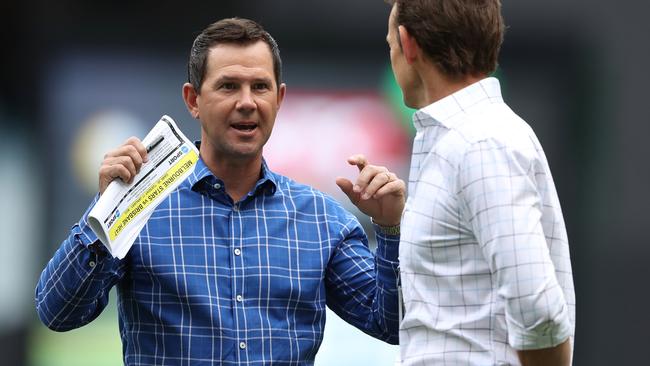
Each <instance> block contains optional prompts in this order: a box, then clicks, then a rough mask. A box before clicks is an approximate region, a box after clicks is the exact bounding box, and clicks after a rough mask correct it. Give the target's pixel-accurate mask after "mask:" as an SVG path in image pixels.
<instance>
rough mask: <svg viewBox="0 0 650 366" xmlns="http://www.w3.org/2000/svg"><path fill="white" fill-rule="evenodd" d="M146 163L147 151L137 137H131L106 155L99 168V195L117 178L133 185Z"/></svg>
mask: <svg viewBox="0 0 650 366" xmlns="http://www.w3.org/2000/svg"><path fill="white" fill-rule="evenodd" d="M146 161H147V149H146V148H145V147H144V145H143V144H142V141H140V139H138V138H137V137H129V138H128V139H127V140H126V141H124V143H123V144H122V145H121V146H120V147H118V148H116V149H115V150H111V151H109V152H108V153H106V155H104V161H102V165H101V167H100V168H99V194H102V193H104V191H105V190H106V187H108V184H109V183H110V182H112V181H113V180H114V179H116V178H120V179H122V181H124V182H125V183H131V182H132V181H133V177H135V175H136V174H138V172H139V171H140V167H141V166H142V163H144V162H146Z"/></svg>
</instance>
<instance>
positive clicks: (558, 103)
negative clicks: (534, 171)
mask: <svg viewBox="0 0 650 366" xmlns="http://www.w3.org/2000/svg"><path fill="white" fill-rule="evenodd" d="M503 6H504V15H505V19H506V23H507V25H508V30H507V34H506V40H505V44H504V47H503V50H502V54H501V58H500V69H499V71H498V76H499V77H500V79H501V81H502V86H503V92H504V96H505V99H506V101H507V102H508V103H509V104H510V105H511V106H512V108H513V109H514V110H515V111H516V112H518V113H519V114H520V115H521V116H522V117H523V118H524V119H526V120H527V121H528V122H529V123H530V124H531V125H532V127H533V128H534V129H535V131H536V132H537V134H538V136H539V138H540V140H541V142H542V144H543V145H544V147H545V150H546V153H547V156H548V159H549V161H550V164H551V168H552V170H553V174H554V178H555V181H556V185H557V188H558V191H559V194H560V200H561V202H562V204H563V210H564V214H565V219H566V222H567V227H568V232H569V238H570V242H571V254H572V258H573V265H574V278H575V285H576V294H577V300H578V305H577V314H578V315H577V317H578V319H577V322H578V324H577V337H576V349H575V362H574V364H575V365H578V366H583V365H639V364H648V361H647V356H646V352H645V349H646V347H647V346H646V343H647V341H648V336H647V329H648V326H650V322H649V320H650V316H649V311H648V308H649V307H648V300H649V299H650V295H649V294H648V291H645V290H643V288H646V287H645V285H643V283H645V281H646V280H647V279H648V278H650V269H649V267H650V266H649V265H648V259H649V258H650V256H649V255H648V254H649V252H650V248H649V246H648V244H650V243H649V241H650V240H649V239H648V233H647V227H648V224H650V222H649V220H648V218H649V215H648V204H649V203H650V194H649V193H648V189H649V188H650V184H649V183H650V169H649V168H648V164H647V160H648V158H650V143H648V141H647V140H648V138H649V137H650V123H649V122H650V118H649V117H648V108H647V106H648V102H647V99H648V96H649V94H650V93H648V92H647V85H650V84H649V82H650V80H649V72H648V65H650V47H648V43H647V41H645V40H644V39H645V38H647V35H648V34H650V32H649V30H650V27H649V26H648V22H647V19H646V18H647V14H648V10H649V6H648V4H647V2H639V1H629V0H622V1H619V2H616V5H614V3H612V2H609V1H605V0H592V1H580V0H577V1H570V2H566V1H559V0H548V1H544V2H539V1H532V0H518V1H504V4H503ZM389 10H390V9H389V7H388V6H387V5H386V4H384V3H383V2H382V1H381V0H354V1H343V0H334V1H316V0H303V1H298V0H285V1H249V0H239V1H224V0H222V1H214V2H201V1H183V2H180V1H157V2H150V1H140V2H127V1H94V2H85V1H78V0H62V1H57V2H50V1H43V0H32V1H21V2H17V1H6V2H3V3H2V4H1V5H0V20H1V24H2V29H3V31H2V32H0V39H1V40H2V42H1V43H0V45H2V67H0V171H1V172H2V178H1V179H0V204H1V205H2V209H1V210H0V356H1V357H2V361H0V363H1V364H2V365H5V366H22V365H28V366H55V365H56V366H58V365H61V366H73V365H117V364H120V363H121V346H120V341H119V334H118V330H117V319H116V316H117V315H116V311H115V303H114V299H113V300H112V301H113V302H112V303H111V304H109V305H108V307H107V309H106V311H105V312H104V314H102V316H101V317H100V318H99V319H97V320H96V321H94V322H93V323H91V324H90V325H88V326H86V327H84V328H82V329H79V330H75V331H71V332H68V333H62V334H60V333H54V332H52V331H49V330H48V329H47V328H45V327H44V326H43V325H41V324H40V322H39V321H38V319H37V317H36V314H35V311H34V306H33V289H34V286H35V283H36V281H37V278H38V275H39V274H40V271H41V269H42V268H43V266H44V265H45V263H46V261H47V260H48V259H49V257H50V256H51V255H52V253H53V252H54V250H55V249H56V248H57V247H58V245H59V243H60V242H61V241H62V240H63V239H64V237H65V236H66V235H67V233H68V230H69V228H70V226H71V225H72V224H73V223H74V222H75V221H76V220H77V219H78V218H79V216H80V215H81V214H82V212H83V211H84V209H85V208H86V206H87V204H88V202H89V201H90V198H91V197H92V195H93V194H94V191H95V189H96V188H95V187H96V182H95V181H96V170H97V167H98V166H99V162H100V161H101V159H102V156H103V153H104V152H105V151H106V150H107V149H109V148H111V147H113V146H116V145H117V144H119V143H121V142H122V141H123V140H124V139H125V138H126V137H128V136H130V135H137V136H143V135H144V133H145V132H146V131H147V130H148V129H149V128H150V127H151V126H153V124H154V123H155V122H156V121H157V120H158V118H159V117H160V116H161V115H162V114H168V115H170V116H171V117H173V118H174V119H175V120H176V122H177V123H178V124H179V126H180V127H181V128H182V129H183V131H184V132H185V133H186V134H187V135H188V136H189V137H191V138H197V137H198V133H199V127H198V125H197V124H196V122H195V121H194V120H192V119H191V118H189V115H188V114H187V112H186V111H185V107H184V105H183V102H182V100H181V92H180V91H181V89H180V87H181V85H182V83H183V82H184V81H185V78H186V68H185V62H186V57H187V54H188V51H189V48H190V45H191V42H192V40H193V39H194V37H195V36H196V35H197V34H198V32H200V30H201V29H203V27H205V26H206V25H207V24H209V23H210V22H212V21H214V20H217V19H220V18H224V17H230V16H241V17H248V18H252V19H255V20H257V21H258V22H260V23H261V24H262V25H264V26H265V27H266V28H267V29H268V30H269V31H270V33H271V34H273V35H274V37H275V38H276V39H277V41H278V43H279V44H280V49H281V52H282V56H283V61H284V76H285V81H286V83H287V85H288V96H287V99H286V104H285V105H284V106H283V108H282V109H281V111H280V114H279V117H278V121H277V124H276V129H275V131H274V135H273V136H272V138H271V141H270V142H269V145H267V146H268V148H267V149H266V155H267V159H268V160H269V163H270V165H271V167H272V168H273V169H275V170H278V171H281V172H283V173H286V174H287V175H290V176H292V177H294V178H296V179H297V180H299V181H302V182H305V183H310V184H312V185H314V186H316V187H318V188H320V189H322V190H324V191H326V192H328V193H330V194H332V195H334V196H335V197H337V198H339V199H341V200H343V199H344V197H343V196H342V195H341V194H340V193H339V191H338V189H337V187H336V186H335V184H334V179H335V177H336V176H338V175H341V176H348V177H353V176H354V175H355V171H354V169H353V168H350V167H348V166H347V164H346V163H345V158H346V157H347V156H348V155H349V154H351V153H355V152H363V153H365V154H366V155H367V156H368V157H369V158H370V159H371V160H372V161H373V162H376V163H379V164H386V165H387V166H390V167H391V169H393V170H394V171H396V172H398V173H400V175H401V176H402V177H403V178H405V179H406V178H407V177H406V172H407V167H408V159H409V152H410V139H411V136H412V127H411V125H410V114H411V113H412V111H409V110H407V109H405V108H403V107H402V106H401V94H400V92H399V90H398V89H397V87H396V86H395V83H394V80H393V79H392V75H391V73H390V65H389V60H388V48H387V45H386V43H385V34H386V22H387V16H388V13H389ZM643 161H646V163H643ZM364 223H365V224H366V225H367V224H368V223H367V220H366V221H364ZM327 324H328V325H327V329H326V339H325V341H324V343H323V346H322V347H321V350H320V352H319V354H318V357H317V365H391V364H392V362H393V359H394V357H395V355H396V353H397V348H396V347H393V346H389V345H385V344H382V343H380V342H378V341H373V340H371V339H370V338H369V337H367V336H365V335H363V334H361V333H360V332H358V331H356V330H354V329H353V328H351V327H349V326H348V325H346V324H345V323H344V322H342V321H341V320H340V319H337V318H336V317H335V316H334V315H333V314H332V313H329V314H328V323H327Z"/></svg>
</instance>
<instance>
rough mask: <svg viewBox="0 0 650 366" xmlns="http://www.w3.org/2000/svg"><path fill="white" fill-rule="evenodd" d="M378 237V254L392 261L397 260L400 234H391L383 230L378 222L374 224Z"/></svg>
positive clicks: (376, 236)
mask: <svg viewBox="0 0 650 366" xmlns="http://www.w3.org/2000/svg"><path fill="white" fill-rule="evenodd" d="M372 226H373V228H374V229H375V238H376V239H377V256H378V257H380V258H382V259H385V260H387V261H390V262H397V261H398V257H399V239H400V234H391V233H387V232H385V231H384V230H382V227H381V226H379V225H377V224H374V223H373V224H372Z"/></svg>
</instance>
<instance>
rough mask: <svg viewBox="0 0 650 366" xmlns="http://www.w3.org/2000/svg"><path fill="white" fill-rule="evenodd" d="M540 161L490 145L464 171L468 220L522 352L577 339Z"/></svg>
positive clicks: (477, 147) (474, 150) (475, 147)
mask: <svg viewBox="0 0 650 366" xmlns="http://www.w3.org/2000/svg"><path fill="white" fill-rule="evenodd" d="M536 156H537V155H536V154H533V153H524V152H522V151H517V150H515V149H511V148H508V147H504V146H502V145H501V144H499V143H498V142H496V141H493V140H483V141H480V142H476V143H474V144H472V145H471V147H470V148H469V149H468V150H467V151H466V152H465V154H464V157H463V160H462V161H461V163H460V168H459V189H460V197H461V199H462V200H463V202H464V204H465V208H466V216H467V218H468V220H469V222H470V224H471V229H472V231H473V233H474V235H475V236H476V239H477V241H478V243H479V245H480V246H481V249H482V251H483V254H484V256H485V259H486V261H487V262H488V265H489V268H490V271H491V272H492V275H493V276H494V278H495V279H496V286H497V287H498V290H497V293H498V296H499V298H500V299H501V300H502V301H504V303H505V318H506V324H507V329H508V343H509V344H510V345H511V346H512V347H513V348H515V349H518V350H526V349H541V348H549V347H553V346H556V345H558V344H560V343H562V342H564V341H565V340H566V339H567V338H568V337H569V336H570V335H571V332H572V326H571V322H570V319H569V309H568V306H567V303H566V301H565V298H564V293H563V291H562V289H561V287H560V286H559V284H558V281H557V278H556V276H555V268H554V265H553V262H552V261H551V257H550V253H549V248H548V244H547V241H546V237H545V233H544V231H543V229H542V223H541V220H542V210H541V204H542V203H541V202H542V197H541V196H540V192H539V190H538V188H539V187H538V186H537V183H536V174H539V172H543V169H542V168H540V164H541V163H540V161H539V159H537V158H536Z"/></svg>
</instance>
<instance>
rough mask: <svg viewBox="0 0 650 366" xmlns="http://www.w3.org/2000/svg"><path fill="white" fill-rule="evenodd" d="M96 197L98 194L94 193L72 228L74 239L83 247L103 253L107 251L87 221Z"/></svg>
mask: <svg viewBox="0 0 650 366" xmlns="http://www.w3.org/2000/svg"><path fill="white" fill-rule="evenodd" d="M98 199H99V194H97V195H95V198H94V199H93V201H92V202H91V204H90V206H89V207H88V209H87V210H86V212H85V213H84V214H83V216H82V217H81V219H80V220H79V223H78V224H77V225H75V226H74V227H73V228H72V230H73V234H74V237H75V238H76V241H77V242H78V243H80V244H81V245H83V246H84V247H86V248H90V249H91V250H93V251H97V250H99V251H101V252H103V253H108V251H107V250H106V248H105V247H104V245H103V244H102V243H101V241H99V238H97V234H95V232H94V231H93V230H92V229H91V228H90V224H89V223H88V214H89V213H90V211H91V210H92V209H93V207H95V204H96V203H97V200H98Z"/></svg>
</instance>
